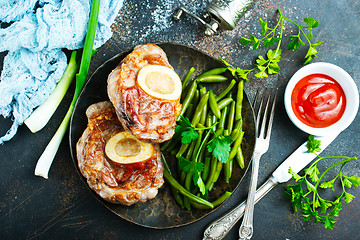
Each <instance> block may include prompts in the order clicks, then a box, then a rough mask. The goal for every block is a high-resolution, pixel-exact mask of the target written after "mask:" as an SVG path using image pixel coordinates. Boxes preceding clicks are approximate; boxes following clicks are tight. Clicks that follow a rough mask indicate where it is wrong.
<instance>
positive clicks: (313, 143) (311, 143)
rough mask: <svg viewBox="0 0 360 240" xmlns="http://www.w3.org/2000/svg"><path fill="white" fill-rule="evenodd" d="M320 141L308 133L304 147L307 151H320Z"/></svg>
mask: <svg viewBox="0 0 360 240" xmlns="http://www.w3.org/2000/svg"><path fill="white" fill-rule="evenodd" d="M320 145H321V141H320V140H317V139H315V137H314V135H309V139H308V141H307V144H306V147H307V148H308V150H307V152H308V153H316V152H320V151H321V148H320Z"/></svg>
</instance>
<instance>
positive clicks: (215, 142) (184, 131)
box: [173, 116, 233, 163]
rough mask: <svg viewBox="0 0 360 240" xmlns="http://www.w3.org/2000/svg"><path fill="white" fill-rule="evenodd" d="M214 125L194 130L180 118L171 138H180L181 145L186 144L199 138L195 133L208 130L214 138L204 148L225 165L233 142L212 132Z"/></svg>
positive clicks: (184, 119)
mask: <svg viewBox="0 0 360 240" xmlns="http://www.w3.org/2000/svg"><path fill="white" fill-rule="evenodd" d="M216 124H217V123H215V124H214V125H212V126H210V127H200V128H196V127H194V126H193V125H192V124H191V122H190V121H189V119H188V118H186V117H183V116H181V117H180V119H179V121H178V125H176V127H175V134H174V137H173V138H179V137H180V139H181V143H183V144H188V143H191V142H192V141H194V140H196V139H198V138H199V134H198V132H197V131H203V130H207V129H210V131H211V132H212V133H213V134H214V138H213V139H212V140H210V141H209V142H208V143H207V145H206V147H207V149H208V151H209V152H211V153H212V155H213V156H214V157H216V158H217V159H218V160H219V161H221V162H223V163H226V162H227V161H228V158H229V153H230V150H231V147H230V145H231V143H232V142H233V140H232V138H231V137H230V136H223V135H218V134H216V132H215V131H214V126H215V125H216Z"/></svg>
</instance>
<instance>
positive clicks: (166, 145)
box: [160, 139, 172, 151]
mask: <svg viewBox="0 0 360 240" xmlns="http://www.w3.org/2000/svg"><path fill="white" fill-rule="evenodd" d="M171 142H172V139H170V140H169V141H166V142H164V143H163V144H161V147H160V149H161V151H165V150H166V149H167V148H168V147H169V146H170V144H171Z"/></svg>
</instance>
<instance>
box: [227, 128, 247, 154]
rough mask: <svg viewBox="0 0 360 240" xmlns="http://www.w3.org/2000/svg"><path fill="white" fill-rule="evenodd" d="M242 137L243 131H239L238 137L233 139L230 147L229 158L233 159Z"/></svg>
mask: <svg viewBox="0 0 360 240" xmlns="http://www.w3.org/2000/svg"><path fill="white" fill-rule="evenodd" d="M243 137H244V132H242V131H241V133H240V135H239V137H238V138H237V139H236V140H235V142H234V145H233V147H232V148H231V151H230V154H229V159H233V158H234V157H235V155H236V152H237V149H238V148H239V147H240V145H241V142H242V139H243Z"/></svg>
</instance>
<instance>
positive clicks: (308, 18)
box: [304, 17, 319, 28]
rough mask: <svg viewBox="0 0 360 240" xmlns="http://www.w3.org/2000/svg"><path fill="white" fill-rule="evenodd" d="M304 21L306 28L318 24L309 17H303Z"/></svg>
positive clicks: (314, 26)
mask: <svg viewBox="0 0 360 240" xmlns="http://www.w3.org/2000/svg"><path fill="white" fill-rule="evenodd" d="M304 22H305V23H306V24H307V25H308V27H307V28H316V27H318V26H319V21H318V20H315V19H313V18H311V17H307V18H304Z"/></svg>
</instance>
